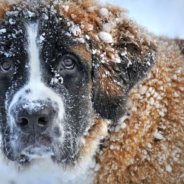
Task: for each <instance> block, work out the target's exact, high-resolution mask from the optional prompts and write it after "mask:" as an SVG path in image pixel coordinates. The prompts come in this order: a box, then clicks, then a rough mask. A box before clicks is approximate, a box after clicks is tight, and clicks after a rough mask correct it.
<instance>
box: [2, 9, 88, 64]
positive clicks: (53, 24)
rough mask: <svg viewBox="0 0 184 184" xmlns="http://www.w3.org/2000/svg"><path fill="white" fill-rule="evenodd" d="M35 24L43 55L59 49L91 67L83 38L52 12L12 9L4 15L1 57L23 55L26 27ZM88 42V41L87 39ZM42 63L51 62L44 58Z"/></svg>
mask: <svg viewBox="0 0 184 184" xmlns="http://www.w3.org/2000/svg"><path fill="white" fill-rule="evenodd" d="M30 24H37V25H38V28H37V35H36V39H37V44H38V45H39V49H40V50H43V51H44V52H45V53H50V55H54V54H53V53H54V52H55V51H56V50H57V51H58V52H59V51H60V50H61V49H65V50H69V51H71V52H74V53H76V54H77V55H78V56H79V57H81V58H82V59H83V61H87V62H88V64H91V53H90V49H89V44H88V43H87V41H86V35H84V33H82V30H81V28H80V27H79V26H78V25H76V24H74V22H72V21H70V20H68V19H66V18H64V17H63V16H62V15H59V14H57V12H53V9H52V10H51V8H44V9H41V8H40V9H39V10H35V11H34V10H29V9H23V8H20V7H14V8H13V10H10V11H7V12H6V14H5V16H4V19H3V21H2V22H1V24H0V42H1V48H0V54H2V55H5V56H6V57H14V56H17V55H20V54H21V53H22V52H23V50H24V51H25V52H26V46H27V44H28V27H29V25H30ZM88 41H89V39H88ZM44 59H45V61H46V62H47V60H49V59H50V58H49V57H48V58H46V57H45V58H44Z"/></svg>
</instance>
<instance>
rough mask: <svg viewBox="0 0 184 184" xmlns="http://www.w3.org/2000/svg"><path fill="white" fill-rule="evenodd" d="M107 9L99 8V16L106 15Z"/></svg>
mask: <svg viewBox="0 0 184 184" xmlns="http://www.w3.org/2000/svg"><path fill="white" fill-rule="evenodd" d="M108 13H109V12H108V10H107V9H106V8H101V9H100V11H99V14H100V16H102V17H104V16H106V15H108Z"/></svg>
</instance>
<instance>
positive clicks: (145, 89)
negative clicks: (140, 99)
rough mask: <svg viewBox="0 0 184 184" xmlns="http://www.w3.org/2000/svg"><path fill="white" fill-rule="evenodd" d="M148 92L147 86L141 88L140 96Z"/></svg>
mask: <svg viewBox="0 0 184 184" xmlns="http://www.w3.org/2000/svg"><path fill="white" fill-rule="evenodd" d="M146 91H147V87H146V86H141V85H140V87H139V94H140V95H144V94H145V93H146Z"/></svg>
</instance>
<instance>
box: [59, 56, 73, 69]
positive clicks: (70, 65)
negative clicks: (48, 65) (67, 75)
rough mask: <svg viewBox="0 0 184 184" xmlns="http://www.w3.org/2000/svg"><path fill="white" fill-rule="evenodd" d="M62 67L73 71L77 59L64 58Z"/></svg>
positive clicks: (71, 57)
mask: <svg viewBox="0 0 184 184" xmlns="http://www.w3.org/2000/svg"><path fill="white" fill-rule="evenodd" d="M62 65H63V67H64V68H65V69H68V70H71V69H73V68H74V66H75V58H74V57H73V56H68V55H66V56H64V57H63V58H62Z"/></svg>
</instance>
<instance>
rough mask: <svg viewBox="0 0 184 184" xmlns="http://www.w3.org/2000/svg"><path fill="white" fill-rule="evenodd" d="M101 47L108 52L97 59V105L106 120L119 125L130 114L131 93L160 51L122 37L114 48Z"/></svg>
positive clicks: (95, 58) (95, 70) (95, 106)
mask: <svg viewBox="0 0 184 184" xmlns="http://www.w3.org/2000/svg"><path fill="white" fill-rule="evenodd" d="M95 44H97V45H98V43H95ZM95 44H94V45H95ZM100 44H101V46H100V47H101V48H105V49H104V50H103V51H102V50H101V51H100V52H98V50H97V52H96V53H95V54H94V55H93V74H92V75H93V105H94V109H95V111H96V112H97V113H98V114H99V115H100V116H101V117H102V118H104V119H111V120H113V122H117V120H118V119H119V118H120V117H122V116H123V115H124V113H125V111H126V101H127V98H128V95H129V92H130V90H131V89H132V88H133V86H135V85H136V84H137V83H138V82H139V81H140V80H142V79H143V78H144V77H146V76H147V75H148V73H149V71H150V69H151V67H152V66H153V65H154V62H155V61H156V49H155V46H154V45H153V44H151V43H150V42H146V41H144V45H143V44H140V43H139V41H137V42H136V41H134V40H131V39H130V38H127V37H125V36H124V35H121V34H120V35H119V36H118V38H117V41H116V43H114V44H107V43H100ZM97 45H96V46H94V47H97ZM102 56H103V57H102Z"/></svg>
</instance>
